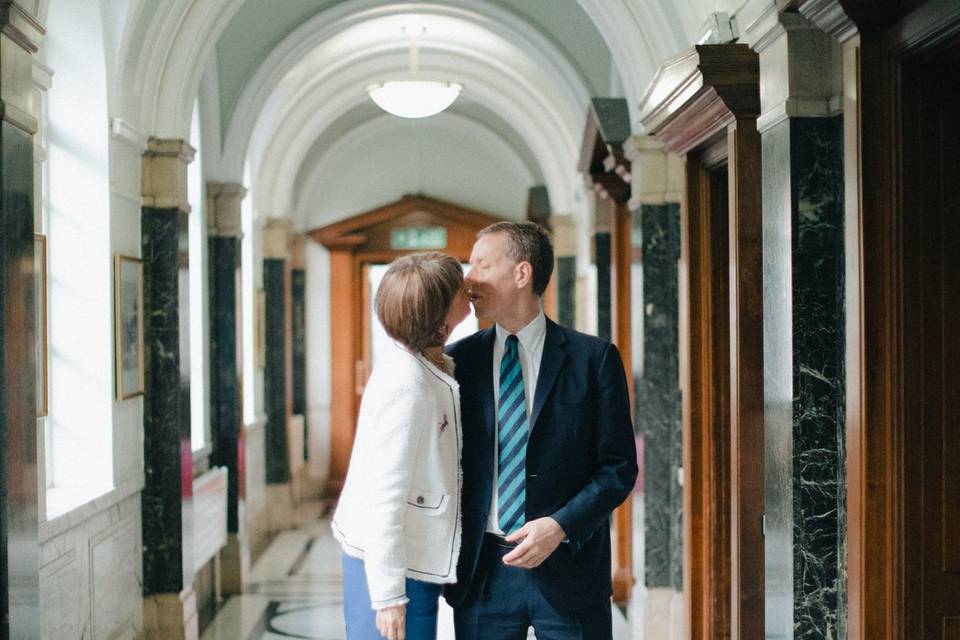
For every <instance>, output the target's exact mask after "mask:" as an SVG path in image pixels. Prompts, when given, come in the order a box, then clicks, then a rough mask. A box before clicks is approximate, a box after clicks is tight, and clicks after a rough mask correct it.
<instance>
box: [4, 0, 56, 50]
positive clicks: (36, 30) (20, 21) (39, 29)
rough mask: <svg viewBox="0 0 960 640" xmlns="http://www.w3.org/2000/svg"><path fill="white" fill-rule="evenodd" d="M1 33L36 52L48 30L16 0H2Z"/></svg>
mask: <svg viewBox="0 0 960 640" xmlns="http://www.w3.org/2000/svg"><path fill="white" fill-rule="evenodd" d="M0 33H3V35H5V36H7V37H8V38H10V39H11V40H13V41H14V42H16V43H17V44H18V45H20V47H21V48H23V49H24V50H25V51H27V52H29V53H36V52H37V50H39V48H40V41H41V40H42V39H43V35H44V33H46V31H45V30H44V28H43V25H42V24H40V23H39V22H38V21H37V19H36V18H35V17H34V16H33V15H32V14H31V13H30V12H29V11H27V10H26V9H24V8H23V7H22V6H20V3H18V2H15V0H0Z"/></svg>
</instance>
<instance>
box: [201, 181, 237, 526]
mask: <svg viewBox="0 0 960 640" xmlns="http://www.w3.org/2000/svg"><path fill="white" fill-rule="evenodd" d="M245 194H246V189H244V188H243V186H242V185H239V184H232V183H214V182H208V183H207V199H208V202H209V204H208V218H207V220H208V237H209V240H208V243H209V256H208V261H209V267H208V269H209V278H210V289H209V290H210V373H211V379H210V430H211V433H212V436H213V451H212V456H211V463H212V464H214V465H216V466H223V467H226V468H227V532H228V533H232V534H236V533H238V532H239V515H238V513H239V508H240V500H241V498H242V496H241V495H240V470H241V469H242V468H243V466H244V465H243V459H242V455H243V450H244V449H243V446H242V442H241V434H242V422H243V418H242V409H243V385H242V383H241V380H242V373H243V371H242V357H243V355H242V353H243V349H242V345H243V333H242V327H243V323H242V318H243V312H242V289H241V287H240V253H241V249H240V241H241V237H242V235H243V233H242V231H241V219H240V216H241V214H240V203H241V201H242V200H243V197H244V195H245Z"/></svg>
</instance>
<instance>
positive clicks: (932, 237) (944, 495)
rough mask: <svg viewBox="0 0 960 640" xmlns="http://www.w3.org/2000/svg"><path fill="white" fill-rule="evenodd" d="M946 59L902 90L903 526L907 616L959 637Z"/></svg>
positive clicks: (959, 386) (950, 112)
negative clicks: (905, 520)
mask: <svg viewBox="0 0 960 640" xmlns="http://www.w3.org/2000/svg"><path fill="white" fill-rule="evenodd" d="M952 67H953V65H952V64H950V65H947V64H946V63H945V61H941V63H940V64H931V63H930V62H929V61H927V62H926V63H918V64H910V65H907V66H906V68H905V70H906V71H907V72H913V73H914V74H916V75H915V77H916V78H917V82H918V83H919V85H920V86H919V87H917V88H918V89H919V90H918V91H916V92H912V93H908V92H907V90H908V89H910V88H911V86H912V84H913V81H911V80H908V81H907V82H906V83H905V85H904V89H905V91H904V94H903V113H904V116H905V118H909V120H905V122H907V126H906V128H905V130H904V135H905V138H904V154H903V159H904V163H905V168H904V176H905V183H904V188H905V191H904V205H905V207H908V208H906V210H905V211H904V222H905V232H904V256H905V265H904V266H905V268H906V269H907V270H911V269H913V270H915V272H914V273H913V274H909V273H907V275H905V279H904V282H905V285H906V286H905V289H906V290H905V292H904V302H905V305H904V316H905V318H904V319H905V322H904V329H905V335H904V344H905V346H906V354H905V359H904V362H905V374H906V375H905V378H904V382H905V389H904V391H905V399H904V407H905V409H906V416H905V417H906V424H905V426H906V433H905V437H904V447H905V457H906V460H907V464H906V465H905V471H906V476H907V477H906V478H905V482H904V486H905V490H906V495H905V497H906V500H907V507H906V508H907V513H908V514H911V515H912V516H913V517H912V518H909V517H908V522H910V521H911V520H912V521H913V522H914V523H915V524H916V526H914V527H911V528H910V529H908V530H907V532H906V553H907V564H906V571H907V576H906V578H907V579H906V584H907V585H908V592H907V599H908V602H907V616H908V618H907V620H908V621H909V622H910V623H912V624H918V625H919V626H920V629H921V633H920V637H922V638H931V639H933V638H944V639H946V638H956V637H960V636H958V635H957V631H958V629H957V626H956V623H954V622H951V620H955V619H957V617H958V616H960V597H958V595H957V594H960V465H958V461H960V307H958V306H957V303H958V300H960V216H958V215H957V212H958V211H960V191H958V189H957V186H958V185H960V156H958V155H957V150H956V149H955V148H954V147H955V145H956V143H957V141H958V140H960V108H958V106H960V99H958V98H960V80H958V79H957V78H956V74H955V73H954V72H952V71H951V70H950V69H951V68H952ZM910 122H913V123H915V125H914V126H915V131H916V133H918V134H919V135H917V136H916V137H915V138H913V139H912V140H911V139H910V138H907V137H906V136H907V135H909V134H910V132H911V129H912V128H913V127H912V126H911V125H910ZM911 282H912V283H916V284H917V285H918V286H917V288H916V289H915V290H910V289H909V288H907V287H909V285H910V283H911ZM914 328H916V329H917V331H916V332H914V331H912V329H914ZM914 471H916V472H917V475H913V472H914ZM914 616H915V617H914Z"/></svg>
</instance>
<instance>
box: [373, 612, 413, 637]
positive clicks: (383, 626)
mask: <svg viewBox="0 0 960 640" xmlns="http://www.w3.org/2000/svg"><path fill="white" fill-rule="evenodd" d="M377 631H379V632H380V635H382V636H383V637H384V638H386V639H387V640H406V635H407V634H406V631H407V605H405V604H401V605H397V606H395V607H385V608H383V609H378V610H377Z"/></svg>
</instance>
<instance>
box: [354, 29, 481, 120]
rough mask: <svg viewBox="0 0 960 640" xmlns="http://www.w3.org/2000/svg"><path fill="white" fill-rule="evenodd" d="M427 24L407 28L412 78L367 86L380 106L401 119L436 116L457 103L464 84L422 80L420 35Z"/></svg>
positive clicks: (368, 92)
mask: <svg viewBox="0 0 960 640" xmlns="http://www.w3.org/2000/svg"><path fill="white" fill-rule="evenodd" d="M424 31H425V29H424V28H423V27H417V28H409V29H408V28H407V27H404V29H403V32H404V33H406V34H407V35H408V36H410V80H388V81H386V82H377V83H375V84H371V85H369V86H368V87H367V94H369V96H370V99H371V100H373V101H374V102H375V103H376V104H377V106H378V107H380V108H381V109H383V110H384V111H386V112H387V113H392V114H393V115H395V116H400V117H401V118H426V117H428V116H432V115H436V114H438V113H440V112H441V111H443V110H444V109H446V108H447V107H449V106H450V105H451V104H453V101H454V100H456V99H457V96H459V95H460V92H461V91H462V90H463V86H462V85H459V84H457V83H456V82H442V81H439V80H419V79H417V71H418V70H419V56H418V53H419V52H418V48H417V38H419V37H420V36H422V35H423V32H424Z"/></svg>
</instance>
